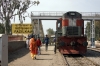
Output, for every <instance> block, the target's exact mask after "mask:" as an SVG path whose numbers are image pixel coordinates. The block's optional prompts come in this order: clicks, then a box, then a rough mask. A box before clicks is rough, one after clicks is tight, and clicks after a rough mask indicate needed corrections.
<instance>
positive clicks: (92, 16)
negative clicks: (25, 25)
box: [31, 11, 100, 48]
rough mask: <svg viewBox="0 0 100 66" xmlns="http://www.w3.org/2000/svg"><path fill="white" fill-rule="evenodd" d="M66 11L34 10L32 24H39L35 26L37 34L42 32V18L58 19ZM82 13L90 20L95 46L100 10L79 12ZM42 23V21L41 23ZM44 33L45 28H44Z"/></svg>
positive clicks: (93, 45)
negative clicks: (96, 24) (96, 23)
mask: <svg viewBox="0 0 100 66" xmlns="http://www.w3.org/2000/svg"><path fill="white" fill-rule="evenodd" d="M64 13H66V12H63V11H50V12H49V11H32V12H31V20H32V24H33V25H34V26H35V24H37V28H34V31H35V33H36V29H38V30H37V34H38V35H39V34H40V27H39V26H40V24H39V23H41V20H57V19H59V18H61V17H62V15H63V14H64ZM79 13H81V14H82V19H84V20H89V21H90V24H91V25H90V28H91V32H90V36H91V39H90V40H91V47H92V48H95V21H96V20H100V12H79ZM41 24H42V23H41ZM42 33H43V30H42Z"/></svg>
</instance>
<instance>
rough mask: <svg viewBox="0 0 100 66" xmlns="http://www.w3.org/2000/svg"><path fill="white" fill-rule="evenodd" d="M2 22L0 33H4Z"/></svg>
mask: <svg viewBox="0 0 100 66" xmlns="http://www.w3.org/2000/svg"><path fill="white" fill-rule="evenodd" d="M4 32H5V31H4V24H2V23H0V34H2V33H4Z"/></svg>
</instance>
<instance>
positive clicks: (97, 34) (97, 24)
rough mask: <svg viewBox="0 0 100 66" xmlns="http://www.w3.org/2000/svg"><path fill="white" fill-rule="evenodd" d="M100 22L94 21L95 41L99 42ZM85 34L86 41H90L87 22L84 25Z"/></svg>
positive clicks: (88, 23)
mask: <svg viewBox="0 0 100 66" xmlns="http://www.w3.org/2000/svg"><path fill="white" fill-rule="evenodd" d="M99 25H100V21H95V40H100V26H99ZM86 34H87V37H88V40H89V39H90V22H87V25H86Z"/></svg>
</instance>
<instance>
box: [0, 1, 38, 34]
mask: <svg viewBox="0 0 100 66" xmlns="http://www.w3.org/2000/svg"><path fill="white" fill-rule="evenodd" d="M39 3H40V2H39V1H33V2H32V1H30V0H0V20H1V21H2V22H3V24H4V26H5V34H9V33H10V32H11V31H10V30H11V24H10V20H11V19H13V18H14V19H15V16H16V15H18V16H19V20H20V22H23V20H25V17H26V16H24V14H25V13H26V10H27V9H28V8H29V7H31V6H32V5H35V4H37V5H38V4H39Z"/></svg>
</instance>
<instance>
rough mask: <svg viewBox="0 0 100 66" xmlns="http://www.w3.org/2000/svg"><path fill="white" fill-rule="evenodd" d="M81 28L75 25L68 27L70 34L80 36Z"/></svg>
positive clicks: (68, 33)
mask: <svg viewBox="0 0 100 66" xmlns="http://www.w3.org/2000/svg"><path fill="white" fill-rule="evenodd" d="M80 32H81V31H80V28H79V27H76V26H75V27H74V26H68V27H67V35H69V36H73V35H74V36H80V34H81V33H80Z"/></svg>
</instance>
